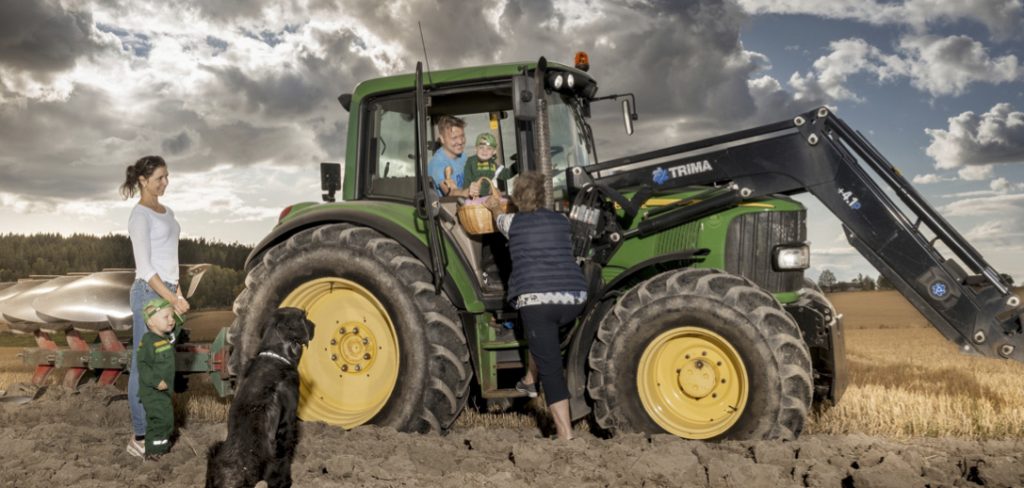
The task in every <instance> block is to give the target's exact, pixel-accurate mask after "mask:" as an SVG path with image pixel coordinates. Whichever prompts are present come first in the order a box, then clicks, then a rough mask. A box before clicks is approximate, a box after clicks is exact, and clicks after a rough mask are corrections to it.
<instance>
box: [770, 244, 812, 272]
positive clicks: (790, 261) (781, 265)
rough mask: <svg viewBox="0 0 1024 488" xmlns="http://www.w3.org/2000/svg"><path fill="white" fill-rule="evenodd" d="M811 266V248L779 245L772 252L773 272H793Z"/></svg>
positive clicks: (798, 245) (802, 245) (797, 245)
mask: <svg viewBox="0 0 1024 488" xmlns="http://www.w3.org/2000/svg"><path fill="white" fill-rule="evenodd" d="M810 266H811V248H810V247H808V246H807V244H781V245H778V246H775V249H773V250H772V268H773V269H774V270H775V271H794V270H798V269H807V268H809V267H810Z"/></svg>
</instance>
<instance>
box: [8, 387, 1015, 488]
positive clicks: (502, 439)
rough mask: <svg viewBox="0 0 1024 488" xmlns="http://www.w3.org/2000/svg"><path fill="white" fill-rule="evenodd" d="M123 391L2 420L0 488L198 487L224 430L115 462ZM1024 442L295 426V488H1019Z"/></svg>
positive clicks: (87, 391)
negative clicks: (709, 438) (710, 439)
mask: <svg viewBox="0 0 1024 488" xmlns="http://www.w3.org/2000/svg"><path fill="white" fill-rule="evenodd" d="M127 418H128V408H127V403H126V402H125V401H124V400H123V395H122V392H121V390H119V389H117V388H115V387H98V386H88V387H84V388H82V389H81V390H80V391H79V393H71V392H69V391H67V390H64V389H62V388H59V387H51V388H50V389H49V390H48V391H47V392H46V393H45V394H44V395H43V396H42V397H40V398H39V399H38V400H36V401H34V402H31V403H28V404H24V405H20V406H16V405H10V404H7V405H4V406H2V407H0V472H2V473H3V476H2V478H3V480H2V481H0V485H3V486H19V487H54V486H80V487H91V486H96V487H99V486H140V487H141V486H151V487H158V486H167V487H172V486H198V485H201V484H202V483H203V481H204V476H205V449H206V446H208V445H209V444H211V443H213V442H214V441H216V440H217V439H223V438H224V436H225V435H226V427H225V425H224V424H222V423H217V424H196V425H191V426H189V427H183V428H181V429H180V435H179V437H178V440H177V443H176V444H175V446H174V448H173V450H172V451H171V453H170V454H167V455H165V456H163V457H162V458H161V459H159V460H157V461H145V462H144V461H142V460H140V459H138V458H134V457H131V456H129V455H128V454H127V453H126V452H125V443H126V441H127V440H128V435H129V428H128V422H127ZM1022 458H1024V442H1021V441H1019V440H1017V441H985V442H975V441H966V440H957V439H914V440H910V441H907V442H898V441H893V440H887V439H881V438H871V437H865V436H856V435H852V436H818V435H809V436H804V437H802V438H800V439H799V440H798V441H795V442H765V441H760V442H735V441H734V442H728V441H727V442H719V443H704V442H694V441H684V440H681V439H679V438H676V437H673V436H668V435H654V436H645V435H639V434H636V435H623V436H619V437H616V438H614V439H610V440H605V439H598V438H595V437H592V436H589V435H587V434H583V435H582V436H581V437H580V438H578V439H575V440H573V441H569V442H556V441H552V440H548V439H545V438H540V437H538V434H537V433H536V432H533V431H530V430H522V429H518V430H512V429H482V428H471V429H462V430H459V429H457V430H455V431H454V432H452V433H451V434H449V435H447V436H445V437H440V436H436V435H417V434H404V433H399V432H395V431H394V430H390V429H385V428H377V427H360V428H358V429H354V430H352V431H348V432H345V431H342V430H341V429H337V428H333V427H329V426H326V425H323V424H318V423H304V424H302V438H301V442H300V444H299V448H298V452H297V455H296V459H295V463H294V465H293V468H292V469H293V476H294V481H295V485H296V486H382V487H383V486H466V487H469V486H494V487H506V486H507V487H513V486H514V487H521V486H552V487H567V486H715V487H718V486H721V487H726V486H837V487H838V486H856V487H882V486H899V487H911V486H932V487H937V486H979V485H983V486H1022V485H1024V462H1022V461H1024V459H1022Z"/></svg>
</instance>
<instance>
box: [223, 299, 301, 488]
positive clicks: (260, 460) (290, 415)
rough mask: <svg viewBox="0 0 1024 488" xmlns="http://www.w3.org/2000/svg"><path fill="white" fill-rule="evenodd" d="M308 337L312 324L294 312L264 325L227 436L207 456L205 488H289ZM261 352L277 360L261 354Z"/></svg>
mask: <svg viewBox="0 0 1024 488" xmlns="http://www.w3.org/2000/svg"><path fill="white" fill-rule="evenodd" d="M312 337H313V323H312V322H310V321H309V320H307V319H306V313H305V312H304V311H302V310H299V309H297V308H281V309H278V310H277V311H275V312H274V314H273V316H272V317H271V320H270V321H269V322H268V323H266V324H264V328H263V338H262V339H261V341H260V345H259V348H258V351H257V353H256V356H254V357H253V358H252V359H251V360H249V364H248V366H246V368H245V374H244V375H243V377H242V382H241V384H240V386H239V388H238V392H237V393H236V394H235V399H234V401H232V402H231V410H230V412H229V415H228V438H227V440H226V441H223V442H217V443H216V444H214V445H213V446H211V447H210V450H209V452H208V453H207V463H206V486H207V487H242V486H246V487H248V486H253V485H255V484H256V483H257V482H259V481H260V480H263V481H266V482H267V485H268V486H270V487H283V486H291V484H292V474H291V471H292V468H291V465H292V458H293V457H294V455H295V445H296V444H297V443H298V440H299V438H298V436H299V432H298V418H297V417H296V409H297V407H298V404H299V373H298V370H297V366H298V364H299V359H300V358H301V356H302V348H303V346H305V345H307V344H308V343H309V340H310V339H311V338H312ZM265 351H269V352H270V353H272V354H274V355H276V356H278V357H275V356H272V355H270V354H267V355H261V354H260V353H262V352H265ZM281 358H284V359H286V360H287V362H286V361H283V360H282V359H281Z"/></svg>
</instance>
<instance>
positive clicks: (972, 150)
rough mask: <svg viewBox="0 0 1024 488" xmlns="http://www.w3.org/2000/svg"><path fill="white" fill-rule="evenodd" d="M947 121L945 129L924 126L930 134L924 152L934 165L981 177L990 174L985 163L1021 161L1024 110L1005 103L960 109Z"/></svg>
mask: <svg viewBox="0 0 1024 488" xmlns="http://www.w3.org/2000/svg"><path fill="white" fill-rule="evenodd" d="M948 122H949V126H948V128H946V129H925V133H926V134H928V135H929V136H930V137H931V138H932V142H931V144H929V145H928V148H927V149H926V150H925V152H926V153H927V154H928V156H931V157H932V159H934V160H935V166H936V167H937V168H939V169H957V168H962V169H961V176H962V177H963V176H967V177H971V178H965V179H984V178H985V177H987V176H988V175H990V174H991V167H990V166H988V165H991V164H995V163H1013V162H1024V112H1018V111H1015V110H1013V109H1012V107H1011V106H1010V104H1009V103H999V104H996V105H995V106H993V107H992V108H991V109H990V110H989V111H988V112H985V113H983V114H981V115H977V114H975V113H974V112H971V111H968V112H963V113H961V114H960V115H957V116H954V117H950V118H949V120H948ZM979 168H985V169H979ZM965 172H966V175H965Z"/></svg>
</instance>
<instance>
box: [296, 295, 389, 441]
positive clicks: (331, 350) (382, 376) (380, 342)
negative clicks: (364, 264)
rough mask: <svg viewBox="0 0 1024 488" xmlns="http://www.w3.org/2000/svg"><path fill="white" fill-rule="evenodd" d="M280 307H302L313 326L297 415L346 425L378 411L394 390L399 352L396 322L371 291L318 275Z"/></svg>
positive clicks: (301, 373)
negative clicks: (318, 276)
mask: <svg viewBox="0 0 1024 488" xmlns="http://www.w3.org/2000/svg"><path fill="white" fill-rule="evenodd" d="M281 306H282V307H298V308H301V309H304V310H306V314H307V316H308V317H309V319H310V320H311V321H313V323H314V324H316V333H315V334H314V335H313V339H312V340H311V341H310V342H309V348H308V349H307V350H306V352H305V353H303V355H302V360H301V361H299V409H298V415H299V418H301V419H302V420H317V421H322V422H326V423H329V424H333V425H340V426H342V427H344V428H346V429H348V428H352V427H355V426H357V425H362V424H364V423H366V422H367V421H368V420H370V419H371V418H373V416H374V415H377V412H380V410H381V409H382V408H384V405H385V404H386V403H387V401H388V399H389V398H391V393H392V391H393V390H394V388H395V382H396V381H397V380H398V368H399V358H400V355H399V349H398V336H397V334H396V333H395V326H394V323H393V322H392V321H391V317H390V316H389V315H388V312H387V310H386V309H385V308H384V306H383V305H382V304H381V303H380V301H379V300H377V298H376V297H374V295H373V293H370V291H369V290H367V289H366V288H364V287H362V286H361V285H359V284H358V283H355V282H353V281H350V280H346V279H343V278H320V279H316V280H313V281H308V282H306V283H303V284H302V285H301V286H299V287H298V288H296V289H295V290H294V291H293V292H292V293H291V294H289V295H288V296H287V297H286V298H285V299H284V301H283V302H282V303H281Z"/></svg>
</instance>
